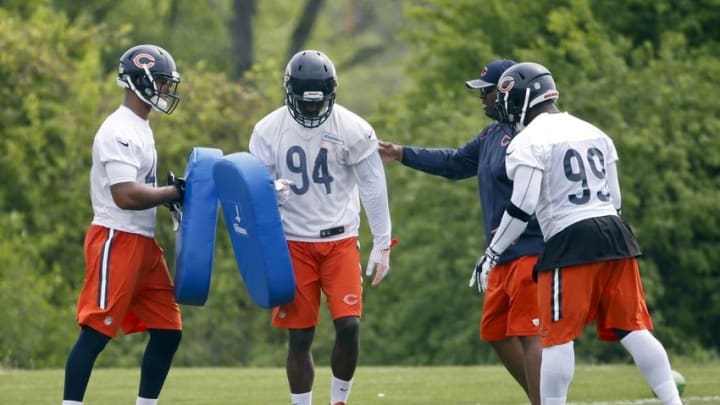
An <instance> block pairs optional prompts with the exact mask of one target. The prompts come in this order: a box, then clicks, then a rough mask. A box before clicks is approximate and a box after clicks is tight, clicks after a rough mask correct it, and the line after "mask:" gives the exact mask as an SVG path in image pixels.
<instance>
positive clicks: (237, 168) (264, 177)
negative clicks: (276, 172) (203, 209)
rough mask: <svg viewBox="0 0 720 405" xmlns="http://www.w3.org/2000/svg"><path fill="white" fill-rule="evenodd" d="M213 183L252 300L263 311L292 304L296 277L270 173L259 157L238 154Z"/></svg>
mask: <svg viewBox="0 0 720 405" xmlns="http://www.w3.org/2000/svg"><path fill="white" fill-rule="evenodd" d="M213 178H214V179H215V187H216V189H217V193H218V198H219V199H220V206H221V207H222V211H223V216H224V217H225V224H226V226H227V230H228V233H229V234H230V240H231V242H232V247H233V251H234V252H235V260H236V262H237V265H238V269H239V271H240V274H241V275H242V278H243V280H244V281H245V285H246V287H247V289H248V292H249V293H250V297H251V298H252V299H253V301H255V303H256V304H258V305H259V306H261V307H263V308H272V307H275V306H278V305H282V304H286V303H288V302H290V301H292V300H293V298H294V297H295V276H294V274H293V270H292V262H291V260H290V253H289V251H288V246H287V241H286V239H285V234H284V233H283V226H282V221H281V219H280V210H279V208H278V202H277V198H276V196H275V188H274V182H273V180H272V179H271V178H270V174H269V173H268V171H267V169H266V168H265V166H264V165H263V164H262V162H261V161H260V160H259V159H258V158H257V157H255V156H253V155H251V154H249V153H247V152H238V153H233V154H230V155H227V156H225V157H224V158H222V159H221V160H219V161H218V162H217V163H215V168H214V169H213Z"/></svg>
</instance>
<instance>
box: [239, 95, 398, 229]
mask: <svg viewBox="0 0 720 405" xmlns="http://www.w3.org/2000/svg"><path fill="white" fill-rule="evenodd" d="M250 153H252V154H253V155H255V156H257V157H258V158H259V159H260V160H261V161H262V162H263V163H264V164H265V166H266V167H267V168H268V170H269V171H270V173H271V176H272V177H273V178H283V179H288V180H291V181H292V182H293V184H292V185H291V186H290V191H291V194H290V198H289V200H288V202H286V203H285V204H283V206H282V210H283V228H284V230H285V236H286V238H287V239H288V240H296V241H305V242H316V241H320V240H322V241H333V240H339V239H344V238H348V237H351V236H357V235H358V232H359V225H360V198H359V194H358V184H357V177H356V175H355V171H354V169H353V166H354V165H356V164H358V163H359V162H361V161H363V160H365V159H366V158H368V157H369V156H370V155H372V154H373V153H377V137H376V136H375V131H374V130H373V128H372V127H371V126H370V124H368V123H367V122H366V121H365V120H364V119H362V118H361V117H360V116H358V115H356V114H355V113H353V112H351V111H350V110H348V109H346V108H344V107H342V106H341V105H338V104H335V106H334V108H333V110H332V113H331V115H330V117H329V118H328V119H327V121H325V122H324V123H322V124H321V125H320V126H318V127H316V128H306V127H303V126H302V125H299V124H298V123H297V122H296V121H295V120H294V119H293V118H292V116H291V115H290V113H289V112H288V109H287V107H285V106H283V107H280V108H278V109H276V110H275V111H273V112H271V113H270V114H268V115H267V116H265V117H264V118H263V119H261V120H260V121H259V122H258V123H257V124H256V125H255V128H254V130H253V133H252V136H251V137H250ZM382 175H383V176H384V173H382Z"/></svg>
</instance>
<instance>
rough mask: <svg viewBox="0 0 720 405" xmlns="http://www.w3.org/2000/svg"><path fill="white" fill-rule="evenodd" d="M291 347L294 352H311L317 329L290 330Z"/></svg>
mask: <svg viewBox="0 0 720 405" xmlns="http://www.w3.org/2000/svg"><path fill="white" fill-rule="evenodd" d="M288 333H289V346H290V350H291V351H293V352H307V351H310V346H311V345H312V341H313V337H314V336H315V328H307V329H290V331H289V332H288Z"/></svg>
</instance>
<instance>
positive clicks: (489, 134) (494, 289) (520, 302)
mask: <svg viewBox="0 0 720 405" xmlns="http://www.w3.org/2000/svg"><path fill="white" fill-rule="evenodd" d="M514 63H515V62H514V61H511V60H507V59H503V60H496V61H493V62H491V63H489V64H487V65H486V66H485V67H484V68H483V69H482V71H481V73H480V77H479V78H477V79H474V80H469V81H467V82H465V85H466V86H467V87H468V88H470V89H473V90H476V91H477V92H478V93H479V95H480V99H481V100H482V102H483V110H484V112H485V115H487V116H488V117H489V118H491V119H493V120H494V122H492V123H491V124H490V125H488V126H486V127H485V128H483V130H482V131H480V133H479V134H478V135H477V136H476V137H475V138H473V139H471V140H470V141H469V142H467V143H466V144H465V145H463V146H461V147H460V148H457V149H451V148H423V147H418V146H402V145H396V144H393V143H390V142H383V141H380V149H379V150H380V156H381V157H382V158H383V160H384V161H386V162H392V161H399V162H401V163H402V164H403V165H405V166H408V167H411V168H413V169H416V170H420V171H423V172H425V173H430V174H434V175H438V176H443V177H445V178H448V179H452V180H460V179H466V178H469V177H472V176H477V182H478V192H479V193H480V204H481V206H482V211H483V224H484V231H485V240H486V241H488V242H489V241H490V239H492V235H493V233H494V232H495V228H497V226H498V225H499V224H500V218H502V214H503V211H504V210H505V206H506V205H507V203H508V201H509V200H510V193H511V192H512V182H511V181H510V179H508V178H507V175H506V174H505V150H506V148H507V146H508V144H509V143H510V141H511V140H512V139H513V137H514V136H515V128H514V127H513V126H510V125H506V124H502V123H499V122H497V119H498V113H497V108H496V107H495V85H496V84H497V81H498V79H499V78H500V75H501V74H502V72H504V71H505V69H507V68H509V67H510V66H512V65H513V64H514ZM542 248H543V239H542V234H541V233H540V227H539V226H538V223H537V221H536V220H535V218H532V219H531V220H530V221H529V224H528V227H527V229H526V230H525V232H523V234H522V235H520V237H519V239H518V241H517V243H515V244H514V245H513V246H511V247H510V248H509V249H508V250H507V251H505V252H504V253H503V255H502V257H501V258H500V259H499V260H498V266H497V268H496V269H495V271H494V272H493V274H492V280H491V282H489V283H488V285H487V289H486V290H485V289H483V288H481V287H484V286H480V285H478V288H479V289H480V292H483V291H484V293H485V297H484V300H485V301H484V303H483V310H482V318H481V321H480V337H481V338H482V340H484V341H486V342H489V343H490V345H491V346H492V348H493V349H494V350H495V352H496V353H497V354H498V356H499V357H500V360H501V361H502V362H503V364H504V365H505V368H506V369H507V370H508V371H509V372H510V374H511V375H512V376H513V377H514V378H515V380H516V381H517V382H518V384H520V386H521V387H522V388H523V390H524V391H525V393H526V395H527V396H528V398H529V399H530V402H531V403H532V405H540V393H539V390H540V387H539V384H540V353H541V348H540V337H539V329H538V312H537V295H536V288H535V283H534V282H533V281H532V270H533V266H534V265H535V263H536V262H537V259H538V255H539V254H540V252H542ZM473 280H475V278H472V280H471V281H473Z"/></svg>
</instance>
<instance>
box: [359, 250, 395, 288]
mask: <svg viewBox="0 0 720 405" xmlns="http://www.w3.org/2000/svg"><path fill="white" fill-rule="evenodd" d="M396 244H397V239H393V240H392V242H390V246H387V247H381V246H377V245H373V248H372V251H371V252H370V257H369V258H368V263H367V267H366V268H365V275H366V276H371V275H372V274H373V270H374V271H375V277H373V279H372V282H370V285H371V286H373V287H376V286H377V285H378V284H380V282H381V281H383V279H384V278H385V277H386V276H387V275H388V273H389V272H390V249H391V248H392V247H393V246H395V245H396Z"/></svg>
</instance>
